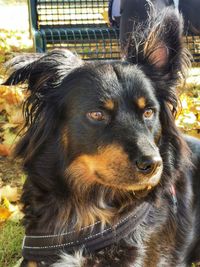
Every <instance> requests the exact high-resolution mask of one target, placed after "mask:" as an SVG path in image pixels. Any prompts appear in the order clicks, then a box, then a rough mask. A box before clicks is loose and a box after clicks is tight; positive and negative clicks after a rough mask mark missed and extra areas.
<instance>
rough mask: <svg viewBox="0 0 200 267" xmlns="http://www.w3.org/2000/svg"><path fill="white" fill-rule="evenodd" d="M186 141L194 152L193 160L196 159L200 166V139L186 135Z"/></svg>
mask: <svg viewBox="0 0 200 267" xmlns="http://www.w3.org/2000/svg"><path fill="white" fill-rule="evenodd" d="M185 141H186V142H187V144H188V146H189V148H190V150H191V151H192V159H196V160H197V161H198V162H199V164H200V139H198V138H195V137H193V136H189V135H185Z"/></svg>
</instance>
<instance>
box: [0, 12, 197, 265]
mask: <svg viewBox="0 0 200 267" xmlns="http://www.w3.org/2000/svg"><path fill="white" fill-rule="evenodd" d="M181 33H182V20H181V17H180V16H179V15H177V14H176V12H175V11H173V10H172V9H166V10H164V11H163V13H161V14H159V15H156V16H154V17H153V18H152V19H151V21H149V23H148V25H146V27H145V30H142V29H138V31H136V32H135V33H134V35H133V38H132V41H131V42H130V44H129V46H128V47H127V52H126V60H123V61H115V62H114V61H113V62H83V61H81V60H80V59H79V58H78V57H76V56H75V55H73V54H71V53H70V52H68V51H67V52H66V51H61V50H60V51H57V50H56V51H52V52H49V53H47V54H45V55H35V56H32V55H30V56H28V57H23V56H21V57H18V58H16V59H14V60H12V61H11V62H10V68H11V74H10V76H9V78H8V79H7V81H6V82H5V84H7V85H10V84H17V83H23V82H27V83H28V90H29V91H30V96H29V97H28V99H27V101H26V103H25V106H24V112H25V118H26V124H25V127H26V129H27V131H26V133H25V134H24V136H23V137H22V139H21V141H20V142H19V144H18V145H17V147H16V155H17V156H19V157H21V158H22V159H23V162H24V169H25V171H26V172H27V175H28V177H27V180H26V182H25V185H24V190H23V195H22V202H23V205H24V214H25V217H24V225H25V229H26V237H25V238H24V242H23V256H24V261H23V263H22V266H38V267H39V266H54V267H57V266H60V267H61V266H65V267H72V266H73V267H78V266H86V267H110V266H112V267H117V266H118V267H139V266H140V267H156V266H157V267H175V266H176V267H178V266H179V267H186V266H191V264H192V262H198V261H200V142H199V141H197V140H196V139H192V138H188V137H183V136H182V134H181V133H180V132H179V130H178V129H177V127H176V125H175V122H174V116H175V113H176V110H177V102H178V100H177V96H176V91H175V87H176V85H177V82H178V80H179V78H180V76H181V74H182V73H183V71H184V68H185V67H186V65H187V62H188V59H187V56H186V53H185V51H184V48H183V46H182V40H181Z"/></svg>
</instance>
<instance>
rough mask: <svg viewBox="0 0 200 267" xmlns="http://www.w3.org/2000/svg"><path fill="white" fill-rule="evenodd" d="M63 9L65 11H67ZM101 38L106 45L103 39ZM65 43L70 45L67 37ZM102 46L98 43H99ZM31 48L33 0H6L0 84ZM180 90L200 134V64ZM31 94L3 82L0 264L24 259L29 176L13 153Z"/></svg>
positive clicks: (1, 13)
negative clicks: (8, 65)
mask: <svg viewBox="0 0 200 267" xmlns="http://www.w3.org/2000/svg"><path fill="white" fill-rule="evenodd" d="M54 2H56V1H54ZM72 2H73V1H72ZM79 2H81V1H79ZM86 2H87V1H86ZM59 12H61V13H62V10H61V11H59ZM84 12H85V11H84ZM88 12H90V11H89V9H88ZM106 13H107V7H103V9H102V13H101V17H102V18H103V19H104V20H108V18H107V15H106ZM61 15H62V14H61ZM68 15H69V14H68ZM89 17H90V16H89ZM70 19H71V18H70ZM97 19H98V18H96V20H97ZM51 20H52V18H51ZM64 33H65V32H64ZM65 34H66V33H65ZM77 38H79V36H78V35H77ZM98 42H99V44H101V40H100V41H98ZM64 44H65V46H66V45H68V43H66V42H65V43H64ZM71 44H72V43H71ZM80 45H81V44H80ZM96 45H97V44H95V43H94V44H93V48H95V47H96ZM81 47H82V46H81ZM93 48H91V47H89V46H88V47H86V48H85V51H86V52H87V53H88V51H90V50H91V49H93ZM104 49H106V48H105V47H104ZM29 52H34V42H33V39H32V37H31V26H30V24H29V8H28V3H27V1H26V0H0V84H1V83H2V82H3V80H5V77H6V74H5V70H4V64H5V62H6V61H7V60H8V59H10V58H12V57H13V56H15V55H17V54H21V53H29ZM177 89H178V94H179V97H180V109H179V114H178V116H177V120H176V123H177V125H178V126H179V128H180V129H181V130H182V131H183V132H184V133H188V134H191V135H193V136H196V137H198V138H200V65H199V64H198V63H193V65H192V67H191V68H190V69H189V72H188V78H187V80H186V83H184V84H182V85H180V86H179V87H178V88H177ZM25 98H26V90H25V87H22V86H12V87H6V86H3V85H0V267H12V266H15V267H17V266H18V265H19V262H20V253H21V252H20V250H21V242H22V236H23V228H22V226H21V224H20V222H21V218H22V213H21V212H20V208H21V207H20V202H19V198H20V194H21V190H22V185H23V183H24V181H25V179H26V177H25V174H24V173H23V171H22V170H21V164H20V161H18V160H15V159H13V158H12V149H13V147H14V145H15V144H16V142H17V140H18V138H19V131H20V129H21V127H22V125H23V116H22V104H23V101H24V99H25Z"/></svg>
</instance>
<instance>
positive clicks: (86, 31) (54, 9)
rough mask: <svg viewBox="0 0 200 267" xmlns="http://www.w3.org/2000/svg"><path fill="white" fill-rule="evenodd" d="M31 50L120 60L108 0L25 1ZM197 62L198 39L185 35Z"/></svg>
mask: <svg viewBox="0 0 200 267" xmlns="http://www.w3.org/2000/svg"><path fill="white" fill-rule="evenodd" d="M29 11H30V12H29V14H30V23H31V27H32V35H33V39H34V45H35V50H36V51H37V52H45V51H47V50H51V49H54V48H67V49H70V50H71V51H73V52H75V53H77V54H79V55H80V56H81V57H82V58H83V59H105V58H106V59H118V58H120V47H119V38H118V36H119V30H118V29H117V28H111V27H109V23H108V18H107V16H108V0H29ZM185 42H186V43H187V46H188V48H189V50H190V51H191V53H192V55H193V57H194V60H195V61H196V62H200V36H186V37H185Z"/></svg>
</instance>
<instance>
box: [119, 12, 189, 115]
mask: <svg viewBox="0 0 200 267" xmlns="http://www.w3.org/2000/svg"><path fill="white" fill-rule="evenodd" d="M182 32H183V19H182V16H181V15H180V14H178V12H177V11H176V10H175V9H174V8H172V7H167V8H164V9H163V10H162V11H160V12H158V11H156V10H154V9H153V8H152V7H150V13H149V20H148V21H147V22H146V23H144V24H142V25H136V27H135V30H134V32H133V33H132V36H131V38H130V41H129V43H128V45H127V47H126V50H125V51H124V53H125V59H126V60H127V61H129V62H130V63H133V64H138V65H139V66H141V68H142V69H143V70H144V72H145V73H146V75H147V76H148V77H149V78H150V79H151V80H152V81H153V82H154V85H155V87H156V89H157V90H156V93H157V94H158V97H159V98H160V99H161V100H162V101H165V102H166V103H168V104H169V105H168V106H169V107H170V106H171V107H173V108H172V109H171V110H172V113H174V114H175V111H176V109H177V102H178V101H177V97H176V91H175V87H176V85H177V82H178V80H179V79H180V78H182V77H184V76H185V72H186V70H187V69H188V66H190V59H191V58H190V54H189V52H188V51H187V49H185V47H184V45H183V40H182Z"/></svg>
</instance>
